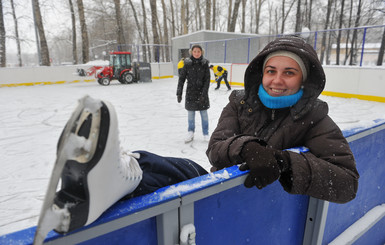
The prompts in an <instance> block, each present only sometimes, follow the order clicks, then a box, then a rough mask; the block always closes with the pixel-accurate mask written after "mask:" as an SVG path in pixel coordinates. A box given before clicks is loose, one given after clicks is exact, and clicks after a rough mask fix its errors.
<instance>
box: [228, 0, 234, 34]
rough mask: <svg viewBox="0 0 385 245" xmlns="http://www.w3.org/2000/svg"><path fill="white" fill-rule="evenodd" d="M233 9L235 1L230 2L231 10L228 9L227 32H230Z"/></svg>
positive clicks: (230, 0)
mask: <svg viewBox="0 0 385 245" xmlns="http://www.w3.org/2000/svg"><path fill="white" fill-rule="evenodd" d="M232 8H233V0H229V8H228V9H227V31H230V26H231V14H232Z"/></svg>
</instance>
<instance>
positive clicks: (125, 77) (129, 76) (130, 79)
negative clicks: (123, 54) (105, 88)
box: [121, 71, 134, 84]
mask: <svg viewBox="0 0 385 245" xmlns="http://www.w3.org/2000/svg"><path fill="white" fill-rule="evenodd" d="M121 80H122V82H123V83H127V84H129V83H132V82H133V81H134V76H133V75H132V73H130V72H128V71H126V72H125V73H123V75H122V77H121Z"/></svg>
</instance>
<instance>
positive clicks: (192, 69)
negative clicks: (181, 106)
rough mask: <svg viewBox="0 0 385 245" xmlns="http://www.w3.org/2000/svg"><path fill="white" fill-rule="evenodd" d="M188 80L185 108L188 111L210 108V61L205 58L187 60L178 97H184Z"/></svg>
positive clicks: (179, 83)
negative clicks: (184, 87) (184, 88)
mask: <svg viewBox="0 0 385 245" xmlns="http://www.w3.org/2000/svg"><path fill="white" fill-rule="evenodd" d="M186 79H187V88H186V98H185V108H186V110H188V111H203V110H207V109H209V108H210V101H209V87H210V69H209V61H208V60H207V59H205V58H203V57H200V58H199V59H195V58H194V57H192V56H191V57H190V58H186V59H185V60H184V66H183V68H182V69H181V71H180V74H179V81H178V88H177V91H176V95H182V93H183V86H184V83H185V81H186Z"/></svg>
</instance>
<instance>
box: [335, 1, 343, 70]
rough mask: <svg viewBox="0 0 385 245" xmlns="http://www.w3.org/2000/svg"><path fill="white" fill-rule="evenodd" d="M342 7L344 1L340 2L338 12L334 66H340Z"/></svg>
mask: <svg viewBox="0 0 385 245" xmlns="http://www.w3.org/2000/svg"><path fill="white" fill-rule="evenodd" d="M344 6H345V0H341V8H340V9H341V10H340V11H341V12H340V18H339V26H338V29H339V30H338V36H337V49H336V64H337V65H339V64H340V49H341V32H342V31H341V28H342V24H343V22H344Z"/></svg>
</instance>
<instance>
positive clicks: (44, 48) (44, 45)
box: [32, 0, 51, 66]
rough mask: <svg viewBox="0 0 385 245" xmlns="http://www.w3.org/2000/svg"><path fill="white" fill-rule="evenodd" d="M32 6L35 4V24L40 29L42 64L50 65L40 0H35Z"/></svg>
mask: <svg viewBox="0 0 385 245" xmlns="http://www.w3.org/2000/svg"><path fill="white" fill-rule="evenodd" d="M32 6H33V13H34V17H35V25H36V27H37V31H38V37H39V45H40V51H41V61H40V62H41V63H40V65H42V66H50V64H51V62H50V58H49V51H48V44H47V39H46V38H45V33H44V27H43V20H42V17H41V13H40V5H39V0H33V2H32Z"/></svg>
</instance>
